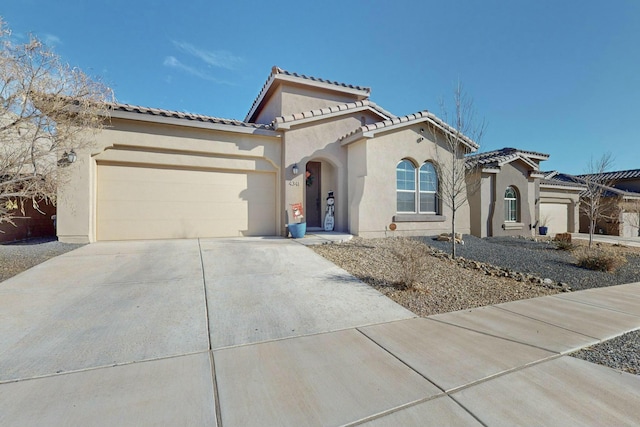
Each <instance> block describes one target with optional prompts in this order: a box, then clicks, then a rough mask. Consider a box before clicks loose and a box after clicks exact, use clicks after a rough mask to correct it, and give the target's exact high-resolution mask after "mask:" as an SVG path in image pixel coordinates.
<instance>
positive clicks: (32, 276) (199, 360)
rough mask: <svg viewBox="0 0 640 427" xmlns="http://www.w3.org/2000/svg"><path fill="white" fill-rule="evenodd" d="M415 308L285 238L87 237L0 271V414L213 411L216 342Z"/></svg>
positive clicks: (202, 419)
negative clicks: (5, 273)
mask: <svg viewBox="0 0 640 427" xmlns="http://www.w3.org/2000/svg"><path fill="white" fill-rule="evenodd" d="M411 317H414V315H413V314H412V313H411V312H409V311H407V310H405V309H404V308H402V307H400V306H398V305H396V304H395V303H393V302H392V301H390V300H389V299H387V298H386V297H384V296H382V295H381V294H379V293H378V292H376V291H374V290H372V289H371V288H369V287H368V286H365V285H364V284H362V283H360V282H359V281H357V280H356V279H354V278H353V277H352V276H350V275H349V274H347V273H346V272H345V271H343V270H341V269H339V268H338V267H336V266H335V265H334V264H332V263H330V262H328V261H326V260H324V259H323V258H322V257H319V256H318V255H316V254H315V253H313V252H312V251H311V250H309V249H308V248H306V247H304V246H302V245H299V244H297V243H295V242H293V241H291V240H287V239H279V238H273V239H259V238H256V239H248V238H243V239H209V240H206V239H200V240H170V241H140V242H101V243H95V244H92V245H88V246H85V247H82V248H80V249H77V250H75V251H72V252H69V253H67V254H65V255H62V256H59V257H57V258H54V259H52V260H49V261H48V262H45V263H43V264H41V265H38V266H36V267H34V268H33V269H31V270H28V271H26V272H24V273H22V274H20V275H18V276H16V277H13V278H11V279H9V280H7V281H5V282H2V283H0V343H2V345H1V346H0V425H3V426H6V425H97V424H98V425H111V426H112V425H157V424H158V423H161V424H164V425H213V424H215V422H216V414H215V405H214V404H213V403H214V402H215V398H214V381H213V371H212V353H211V350H217V349H221V348H224V347H230V346H239V345H246V344H251V343H256V342H262V341H272V340H277V339H283V338H287V337H298V336H302V335H311V334H318V333H323V332H329V331H335V330H341V329H347V328H354V327H357V326H363V325H370V324H375V323H380V322H386V321H392V320H399V319H406V318H411ZM140 362H144V363H140ZM133 420H137V421H133Z"/></svg>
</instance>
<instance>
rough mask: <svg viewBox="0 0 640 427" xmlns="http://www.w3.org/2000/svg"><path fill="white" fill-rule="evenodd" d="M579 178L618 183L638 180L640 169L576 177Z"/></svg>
mask: <svg viewBox="0 0 640 427" xmlns="http://www.w3.org/2000/svg"><path fill="white" fill-rule="evenodd" d="M577 176H579V177H581V178H584V177H587V176H591V177H593V179H594V180H595V181H618V180H620V179H638V178H640V169H631V170H626V171H614V172H605V173H596V174H583V175H577Z"/></svg>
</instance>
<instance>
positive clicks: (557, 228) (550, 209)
mask: <svg viewBox="0 0 640 427" xmlns="http://www.w3.org/2000/svg"><path fill="white" fill-rule="evenodd" d="M540 218H541V219H546V224H547V227H549V231H548V233H549V234H550V235H551V234H557V233H566V232H567V231H568V229H569V228H568V227H569V205H567V204H563V203H542V204H540Z"/></svg>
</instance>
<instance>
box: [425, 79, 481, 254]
mask: <svg viewBox="0 0 640 427" xmlns="http://www.w3.org/2000/svg"><path fill="white" fill-rule="evenodd" d="M453 102H454V106H453V108H452V109H450V110H449V109H448V108H447V105H446V103H445V101H444V100H442V101H441V102H440V110H441V113H440V114H441V117H442V119H443V121H444V122H445V124H444V127H445V129H444V130H445V131H444V132H442V129H440V131H439V132H438V133H435V132H436V131H437V130H438V129H436V128H437V127H438V126H436V125H435V124H434V126H433V131H434V135H438V134H439V135H441V138H442V141H443V145H444V148H445V149H446V150H447V151H448V152H449V153H451V155H450V156H449V155H446V156H444V155H441V154H437V158H436V161H437V163H438V164H437V167H438V177H439V185H438V197H439V198H440V200H441V201H442V203H443V204H444V205H445V206H447V207H448V208H449V209H451V256H452V257H453V258H455V257H456V238H455V236H456V213H457V212H458V210H459V209H460V208H461V207H462V206H464V205H465V204H466V203H468V200H469V196H471V195H472V194H473V193H475V192H476V191H478V189H479V188H480V179H477V180H470V181H469V182H468V180H467V175H468V174H470V175H475V174H476V172H477V170H478V165H477V164H474V163H473V162H472V161H469V160H468V159H466V158H465V156H466V155H467V154H469V153H470V152H471V148H470V146H476V147H477V144H479V142H480V140H481V139H482V135H483V133H484V131H485V128H486V123H485V121H484V120H481V121H478V120H477V119H476V117H475V109H474V106H473V100H472V99H471V98H470V97H469V96H468V95H467V93H466V92H465V91H464V89H463V87H462V84H461V83H460V82H458V84H457V85H456V88H455V90H454V93H453ZM447 124H448V125H447ZM436 141H437V140H436Z"/></svg>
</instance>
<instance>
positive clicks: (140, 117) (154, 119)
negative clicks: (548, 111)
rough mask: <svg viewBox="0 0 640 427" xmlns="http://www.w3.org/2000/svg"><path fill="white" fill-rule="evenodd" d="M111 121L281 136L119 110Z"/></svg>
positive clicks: (112, 112)
mask: <svg viewBox="0 0 640 427" xmlns="http://www.w3.org/2000/svg"><path fill="white" fill-rule="evenodd" d="M109 115H110V117H111V119H114V118H115V119H125V120H134V121H139V122H146V123H157V124H164V125H174V126H181V127H189V128H198V129H210V130H219V131H224V132H234V133H243V134H252V135H263V136H276V137H279V136H280V134H279V133H277V132H275V131H273V130H270V129H263V128H262V129H261V128H256V127H252V126H241V125H240V126H239V125H231V124H224V123H212V122H206V121H197V120H189V119H180V118H175V117H166V116H156V115H151V114H145V113H139V112H135V111H119V110H111V111H110V114H109Z"/></svg>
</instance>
